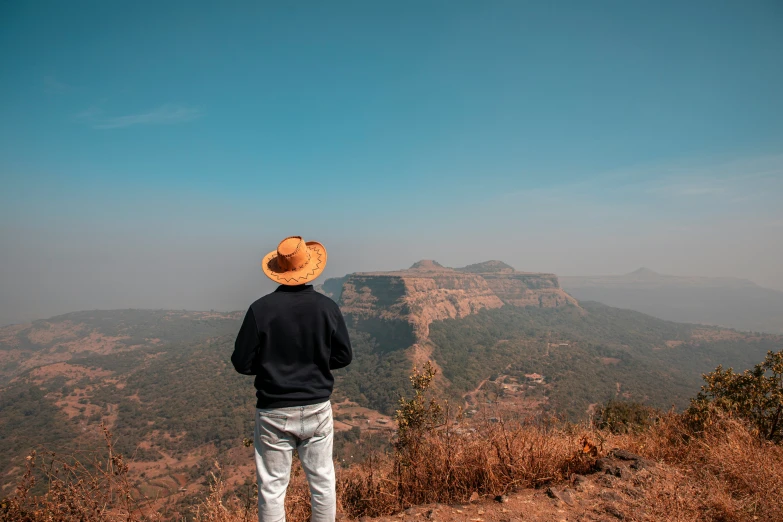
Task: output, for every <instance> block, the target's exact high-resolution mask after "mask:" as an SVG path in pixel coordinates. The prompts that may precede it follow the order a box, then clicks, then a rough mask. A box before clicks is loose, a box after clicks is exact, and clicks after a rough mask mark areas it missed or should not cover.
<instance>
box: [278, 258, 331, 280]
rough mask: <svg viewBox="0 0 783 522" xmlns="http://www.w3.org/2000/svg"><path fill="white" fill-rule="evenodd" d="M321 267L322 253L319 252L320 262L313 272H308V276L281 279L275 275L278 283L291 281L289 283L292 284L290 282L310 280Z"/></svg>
mask: <svg viewBox="0 0 783 522" xmlns="http://www.w3.org/2000/svg"><path fill="white" fill-rule="evenodd" d="M320 267H321V253H320V251H319V252H318V261H317V263H316V265H315V266H314V267H313V269H312V270H310V271H309V272H307V273H306V274H304V275H301V276H299V277H280V276H279V275H277V274H275V279H277V280H278V281H289V282H290V281H300V280H302V279H305V280H306V279H308V278H309V277H310V276H311V275H313V274H315V272H316V270H318V269H319V268H320Z"/></svg>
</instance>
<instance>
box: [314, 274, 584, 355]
mask: <svg viewBox="0 0 783 522" xmlns="http://www.w3.org/2000/svg"><path fill="white" fill-rule="evenodd" d="M338 287H340V290H339V291H338V290H337V288H338ZM322 288H323V291H324V293H327V295H330V296H331V297H332V298H333V299H336V300H337V301H338V302H339V303H340V307H341V309H342V311H343V313H344V314H345V316H346V319H347V320H348V321H349V323H352V324H353V326H354V327H358V326H359V324H361V325H362V328H363V329H364V330H375V329H383V330H384V331H385V333H386V335H384V338H386V339H388V338H389V337H390V336H389V332H388V329H389V328H392V329H393V330H394V334H393V335H392V336H391V337H394V338H396V339H399V340H400V343H402V344H404V342H408V341H409V340H410V339H413V342H421V341H424V340H426V338H427V337H428V335H429V325H430V324H431V323H432V322H433V321H440V320H443V319H458V318H462V317H465V316H468V315H471V314H475V313H478V312H479V311H480V310H482V309H485V308H486V309H492V308H500V307H501V306H503V305H504V304H510V305H514V306H534V307H540V308H554V307H558V306H566V305H573V306H578V304H577V302H576V300H575V299H573V298H572V297H571V296H569V295H568V294H566V293H565V292H564V291H563V290H562V289H561V288H560V285H559V284H558V281H557V277H556V276H555V275H554V274H536V273H526V272H517V271H515V270H514V268H513V267H511V266H509V265H507V264H505V263H503V262H501V261H487V262H484V263H478V264H475V265H469V266H467V267H465V268H458V269H454V268H448V267H444V266H443V265H441V264H440V263H438V262H437V261H432V260H422V261H418V262H416V263H414V264H413V266H411V268H409V269H407V270H397V271H390V272H360V273H355V274H349V275H347V276H345V278H341V279H340V280H332V279H330V280H327V281H326V282H324V284H323V287H322ZM406 325H407V328H406ZM379 333H380V332H379ZM413 342H411V344H413ZM395 344H396V343H395ZM401 347H402V346H401Z"/></svg>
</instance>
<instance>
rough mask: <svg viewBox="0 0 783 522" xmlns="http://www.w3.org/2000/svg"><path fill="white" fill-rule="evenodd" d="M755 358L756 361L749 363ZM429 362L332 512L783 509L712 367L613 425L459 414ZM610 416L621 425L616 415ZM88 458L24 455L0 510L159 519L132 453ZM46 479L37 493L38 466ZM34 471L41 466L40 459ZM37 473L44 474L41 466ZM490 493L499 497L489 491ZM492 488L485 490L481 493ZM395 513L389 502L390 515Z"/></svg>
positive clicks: (210, 508) (594, 514)
mask: <svg viewBox="0 0 783 522" xmlns="http://www.w3.org/2000/svg"><path fill="white" fill-rule="evenodd" d="M782 363H783V351H780V352H778V353H776V354H773V353H772V352H770V353H769V354H768V356H767V358H766V360H765V362H764V363H763V364H761V365H758V366H757V367H756V368H755V369H754V370H753V371H751V372H747V373H745V374H744V375H746V376H748V378H751V379H753V378H755V379H756V380H757V381H758V379H768V382H769V383H770V386H769V388H763V387H762V388H759V387H758V386H756V385H754V383H752V382H750V381H747V382H746V381H741V380H740V381H737V383H736V386H734V388H733V389H734V392H735V394H734V397H735V399H738V400H739V403H741V404H750V403H751V402H758V401H759V400H769V401H770V405H771V406H773V408H772V411H773V412H775V411H777V412H780V408H783V396H781V395H780V393H779V389H780V386H781V384H783V380H781V379H783V364H782ZM759 369H761V373H759V372H758V370H759ZM435 373H436V371H435V370H434V368H433V367H432V365H431V364H429V363H427V364H426V365H425V367H424V368H423V370H422V371H417V370H415V369H414V372H413V374H412V375H411V379H410V381H411V384H412V385H413V390H412V392H413V393H412V394H411V393H410V392H409V393H408V394H407V395H408V397H409V398H402V399H400V402H399V409H398V411H397V414H396V421H397V431H396V434H395V437H394V439H393V451H391V452H386V453H382V452H377V451H375V452H369V453H368V454H366V455H365V458H364V459H363V461H362V462H361V463H359V464H356V465H353V466H351V467H349V468H347V469H338V476H337V481H338V483H337V492H338V512H339V513H340V516H341V517H345V516H347V517H350V518H358V517H367V516H370V517H379V518H380V519H381V520H400V519H402V520H404V521H405V522H407V521H414V520H417V517H419V516H422V515H424V516H425V517H427V518H430V519H438V520H447V521H452V520H464V519H465V518H469V519H472V520H475V519H477V518H480V519H481V520H485V521H492V522H494V521H498V522H499V521H501V520H508V519H509V517H512V518H513V517H523V518H524V519H525V520H550V519H551V518H552V517H553V516H558V517H566V518H568V519H571V518H573V519H578V520H596V521H597V520H606V519H607V518H606V517H612V518H615V519H620V520H638V521H657V520H677V521H679V520H681V521H685V520H690V521H702V520H703V521H712V520H722V521H751V520H780V519H781V518H783V503H782V502H781V500H780V499H781V494H783V447H782V446H780V445H779V444H775V443H773V442H772V441H771V440H769V437H766V436H765V434H764V433H761V432H759V431H758V430H757V426H759V422H760V419H758V418H756V417H755V416H754V412H753V411H751V410H750V409H747V408H736V407H732V404H734V402H735V401H732V402H731V403H728V402H726V401H722V400H720V397H722V394H721V393H720V390H721V389H722V386H721V384H720V382H722V377H723V376H724V373H723V372H722V370H721V369H720V368H718V369H717V370H716V371H715V372H713V373H712V374H710V375H709V376H707V378H706V384H705V386H704V387H703V388H702V393H701V394H700V395H699V396H698V397H697V398H696V399H695V400H694V401H693V403H692V407H691V408H690V409H689V410H688V411H687V412H685V413H681V414H676V413H672V412H670V413H661V412H656V411H654V410H650V412H649V413H650V414H652V415H653V417H652V418H651V419H650V422H649V423H645V424H644V425H642V424H638V425H631V426H629V428H630V429H624V430H616V429H612V428H610V427H600V426H599V427H597V426H596V425H593V424H571V423H568V422H565V423H564V422H559V421H557V420H556V419H553V418H551V417H548V416H538V417H534V418H520V417H518V416H515V415H514V414H513V413H509V412H503V411H499V410H494V411H492V413H493V414H494V415H496V417H491V418H489V417H487V416H482V417H481V418H474V419H466V418H465V417H464V416H462V415H461V414H459V413H456V414H455V412H454V411H453V410H450V408H449V407H448V405H447V404H445V403H440V402H438V401H437V400H434V399H433V398H432V397H431V396H430V395H429V390H430V388H431V385H432V382H433V378H434V377H435ZM615 427H616V426H615ZM104 431H105V435H106V441H107V443H108V445H107V448H108V452H106V451H103V452H98V453H96V454H95V456H94V457H93V458H94V460H93V461H92V462H85V461H82V462H78V461H74V460H73V459H72V458H70V457H65V458H63V457H57V456H56V455H53V454H44V455H36V454H35V453H33V454H32V455H30V457H28V459H27V464H26V469H27V472H26V473H25V475H24V476H23V478H22V479H21V481H20V482H19V484H18V486H17V488H16V493H15V494H14V495H12V496H11V497H9V498H8V499H5V500H3V501H2V505H0V520H18V521H30V522H34V521H35V522H37V521H44V520H80V521H84V522H90V521H104V520H105V521H108V520H125V521H128V522H134V521H143V520H157V519H160V518H161V515H160V514H159V513H158V512H156V511H155V510H153V509H152V508H151V506H153V505H154V502H153V501H152V500H151V499H149V498H148V497H145V496H144V495H140V494H138V493H134V490H133V488H132V487H131V484H130V481H129V479H128V469H129V466H128V464H127V461H126V460H125V459H124V457H123V456H122V455H120V454H118V453H116V452H115V451H114V447H113V444H112V439H111V434H110V433H109V432H108V430H104ZM37 470H41V471H42V472H43V473H42V475H43V479H44V480H45V481H47V484H48V487H47V489H46V490H45V491H44V494H43V495H40V496H35V495H32V489H33V487H34V486H35V482H36V471H37ZM38 475H39V476H40V475H41V473H38ZM211 477H212V480H211V482H210V493H209V495H207V496H206V497H203V498H202V499H201V500H199V501H198V503H196V504H195V505H194V506H192V507H191V508H190V509H180V510H178V511H176V513H175V514H176V518H178V519H182V518H185V519H191V520H196V521H205V522H206V521H215V522H217V521H222V522H240V521H242V522H247V521H251V520H255V519H256V517H257V514H256V509H255V499H254V497H253V494H252V490H251V489H248V488H246V487H245V486H239V487H237V486H235V485H234V486H232V485H231V484H230V483H228V482H226V481H225V480H224V479H223V477H222V476H221V474H220V469H219V468H213V473H212V474H211ZM39 480H40V479H39ZM490 499H494V500H495V501H494V502H492V501H491V500H490ZM487 501H489V502H487ZM286 512H287V513H286V515H287V519H288V520H290V521H292V522H299V521H305V520H307V519H308V518H309V514H310V513H309V495H308V492H307V488H306V484H305V482H304V479H303V474H302V472H301V468H300V466H299V463H298V461H296V460H295V463H294V472H293V474H292V482H291V484H290V485H289V488H288V495H287V499H286ZM392 515H396V516H394V517H393V518H391V516H392Z"/></svg>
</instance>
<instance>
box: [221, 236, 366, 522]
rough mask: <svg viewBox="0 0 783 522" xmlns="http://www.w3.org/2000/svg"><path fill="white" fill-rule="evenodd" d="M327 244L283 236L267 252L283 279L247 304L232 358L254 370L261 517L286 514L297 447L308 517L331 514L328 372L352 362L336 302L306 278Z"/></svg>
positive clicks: (271, 521) (316, 269)
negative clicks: (307, 488)
mask: <svg viewBox="0 0 783 522" xmlns="http://www.w3.org/2000/svg"><path fill="white" fill-rule="evenodd" d="M325 266H326V249H325V248H324V247H323V245H321V244H320V243H317V242H315V241H308V242H305V241H304V240H303V239H302V238H301V237H299V236H295V237H288V238H286V239H284V240H283V241H281V242H280V244H279V245H278V247H277V250H276V251H273V252H270V253H269V254H267V255H266V256H265V257H264V260H263V264H262V269H263V271H264V273H265V274H266V275H267V276H268V277H269V278H270V279H272V281H275V282H277V283H279V284H280V286H279V287H278V288H277V290H275V291H274V292H272V293H271V294H269V295H266V296H264V297H262V298H261V299H259V300H258V301H256V302H255V303H253V304H252V305H250V309H249V310H248V311H247V315H245V320H244V322H243V323H242V327H241V329H240V330H239V335H237V340H236V344H235V345H234V353H233V354H232V355H231V362H232V363H233V364H234V368H235V369H236V371H238V372H239V373H242V374H245V375H255V376H256V378H255V387H256V390H257V391H256V396H257V397H258V402H257V404H256V417H255V425H256V426H255V454H256V455H255V458H256V476H257V479H258V520H259V521H261V522H278V521H281V520H282V521H284V520H285V506H284V502H285V492H286V488H287V487H288V479H289V477H290V473H291V460H292V457H293V452H294V449H296V450H297V451H298V452H299V460H300V462H301V463H302V469H304V472H305V476H306V477H307V481H308V483H309V484H310V496H311V499H312V500H311V503H312V518H311V520H312V521H313V522H327V521H329V522H331V521H333V520H334V518H335V509H336V496H335V479H334V463H333V461H332V442H333V421H332V405H331V403H330V402H329V397H330V395H331V394H332V387H333V385H334V377H332V370H334V369H337V368H343V367H345V366H348V364H350V362H351V358H352V355H353V354H352V351H351V343H350V340H349V339H348V330H347V328H346V327H345V321H344V320H343V316H342V314H341V313H340V309H339V308H338V306H337V304H336V303H335V302H334V301H332V300H331V299H329V298H328V297H326V296H325V295H322V294H320V293H318V292H316V291H315V290H314V289H313V286H312V285H309V284H307V283H309V282H311V281H312V280H313V279H315V278H316V277H318V276H319V275H321V272H323V270H324V267H325Z"/></svg>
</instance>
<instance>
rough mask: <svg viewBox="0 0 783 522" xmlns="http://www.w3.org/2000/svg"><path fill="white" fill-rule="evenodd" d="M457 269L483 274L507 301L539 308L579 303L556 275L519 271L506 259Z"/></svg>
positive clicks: (491, 286)
mask: <svg viewBox="0 0 783 522" xmlns="http://www.w3.org/2000/svg"><path fill="white" fill-rule="evenodd" d="M457 270H460V271H465V272H470V273H474V274H478V275H480V276H481V277H482V278H484V280H485V281H486V282H487V284H488V285H489V287H490V288H491V289H492V291H493V292H495V295H497V296H498V297H499V298H500V299H501V300H502V301H503V302H504V303H506V304H510V305H514V306H523V307H526V306H533V307H539V308H556V307H558V306H566V305H573V306H579V303H577V301H576V299H574V298H573V297H571V296H570V295H568V294H567V293H566V292H565V291H564V290H563V289H562V288H560V283H559V281H558V280H557V276H556V275H555V274H545V273H536V272H517V271H516V270H514V267H512V266H510V265H507V264H506V263H504V262H502V261H485V262H483V263H477V264H475V265H468V266H466V267H464V268H458V269H457Z"/></svg>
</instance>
